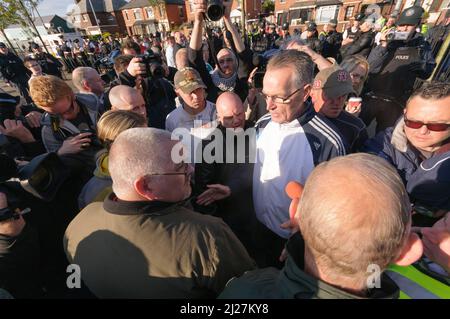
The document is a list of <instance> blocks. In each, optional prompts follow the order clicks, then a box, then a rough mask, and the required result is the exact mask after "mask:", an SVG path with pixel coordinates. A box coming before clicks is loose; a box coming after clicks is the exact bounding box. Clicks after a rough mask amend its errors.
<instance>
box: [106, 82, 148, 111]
mask: <svg viewBox="0 0 450 319" xmlns="http://www.w3.org/2000/svg"><path fill="white" fill-rule="evenodd" d="M109 100H110V102H111V109H112V110H124V111H131V112H134V113H138V114H140V115H142V116H144V117H145V118H147V109H146V106H145V100H144V98H143V97H142V95H141V93H139V91H138V90H136V89H135V88H132V87H130V86H127V85H118V86H115V87H113V88H112V89H111V91H110V92H109Z"/></svg>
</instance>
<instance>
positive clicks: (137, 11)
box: [134, 10, 142, 20]
mask: <svg viewBox="0 0 450 319" xmlns="http://www.w3.org/2000/svg"><path fill="white" fill-rule="evenodd" d="M134 18H135V19H136V20H142V15H141V10H135V11H134Z"/></svg>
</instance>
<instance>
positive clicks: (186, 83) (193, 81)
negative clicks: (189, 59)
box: [174, 67, 206, 94]
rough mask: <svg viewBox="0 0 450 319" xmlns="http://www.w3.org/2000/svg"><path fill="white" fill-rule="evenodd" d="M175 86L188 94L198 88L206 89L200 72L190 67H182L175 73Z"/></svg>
mask: <svg viewBox="0 0 450 319" xmlns="http://www.w3.org/2000/svg"><path fill="white" fill-rule="evenodd" d="M174 83H175V88H176V89H180V90H181V91H183V93H186V94H190V93H192V92H193V91H194V90H196V89H198V88H204V89H206V85H205V83H203V81H202V78H201V77H200V74H199V73H198V72H197V70H195V69H194V68H191V67H186V68H183V69H181V70H179V71H177V73H175V78H174Z"/></svg>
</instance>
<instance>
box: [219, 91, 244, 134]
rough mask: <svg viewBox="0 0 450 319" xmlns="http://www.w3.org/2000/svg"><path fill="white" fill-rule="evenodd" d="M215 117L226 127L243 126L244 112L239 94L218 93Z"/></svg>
mask: <svg viewBox="0 0 450 319" xmlns="http://www.w3.org/2000/svg"><path fill="white" fill-rule="evenodd" d="M216 110H217V119H218V120H219V122H220V123H221V124H222V126H224V127H226V128H244V126H245V112H244V105H243V104H242V101H241V99H240V98H239V96H238V95H237V94H235V93H233V92H224V93H222V94H220V96H219V98H218V99H217V102H216Z"/></svg>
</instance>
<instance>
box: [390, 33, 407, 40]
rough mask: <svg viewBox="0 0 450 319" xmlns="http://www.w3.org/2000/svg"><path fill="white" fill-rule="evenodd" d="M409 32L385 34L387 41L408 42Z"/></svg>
mask: <svg viewBox="0 0 450 319" xmlns="http://www.w3.org/2000/svg"><path fill="white" fill-rule="evenodd" d="M408 37H409V32H400V31H391V32H389V33H388V34H386V39H387V40H388V41H406V40H408Z"/></svg>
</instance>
